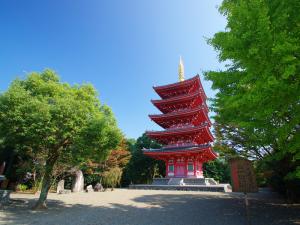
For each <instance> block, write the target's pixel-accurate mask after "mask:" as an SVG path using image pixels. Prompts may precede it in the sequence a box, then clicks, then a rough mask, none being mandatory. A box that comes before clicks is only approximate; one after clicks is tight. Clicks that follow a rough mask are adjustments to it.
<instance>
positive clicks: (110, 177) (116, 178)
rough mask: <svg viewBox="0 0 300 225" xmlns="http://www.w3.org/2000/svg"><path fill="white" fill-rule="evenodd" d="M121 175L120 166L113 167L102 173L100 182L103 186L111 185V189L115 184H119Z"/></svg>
mask: <svg viewBox="0 0 300 225" xmlns="http://www.w3.org/2000/svg"><path fill="white" fill-rule="evenodd" d="M121 177H122V170H121V168H119V167H113V168H110V169H109V170H107V171H104V172H103V173H102V182H103V184H104V186H106V187H111V190H113V189H114V188H115V187H116V186H117V185H119V184H120V181H121Z"/></svg>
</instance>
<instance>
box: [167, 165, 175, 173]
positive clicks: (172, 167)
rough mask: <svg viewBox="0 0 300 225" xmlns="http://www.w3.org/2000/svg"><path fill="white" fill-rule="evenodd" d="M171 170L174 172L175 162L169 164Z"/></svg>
mask: <svg viewBox="0 0 300 225" xmlns="http://www.w3.org/2000/svg"><path fill="white" fill-rule="evenodd" d="M168 170H169V172H174V165H173V164H169V169H168Z"/></svg>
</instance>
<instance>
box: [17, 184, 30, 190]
mask: <svg viewBox="0 0 300 225" xmlns="http://www.w3.org/2000/svg"><path fill="white" fill-rule="evenodd" d="M27 189H28V187H27V185H26V184H18V185H17V190H18V191H26V190H27Z"/></svg>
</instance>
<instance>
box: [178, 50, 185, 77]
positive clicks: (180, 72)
mask: <svg viewBox="0 0 300 225" xmlns="http://www.w3.org/2000/svg"><path fill="white" fill-rule="evenodd" d="M178 77H179V81H184V66H183V62H182V59H181V56H180V58H179V66H178Z"/></svg>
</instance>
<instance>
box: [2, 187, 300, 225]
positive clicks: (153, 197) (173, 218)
mask: <svg viewBox="0 0 300 225" xmlns="http://www.w3.org/2000/svg"><path fill="white" fill-rule="evenodd" d="M128 191H130V190H128ZM88 194H92V193H88ZM125 194H126V192H125ZM33 204H34V200H26V202H21V201H18V202H13V203H12V204H10V205H9V206H7V207H6V208H5V209H4V211H5V215H6V216H5V217H4V216H2V215H1V210H0V224H55V225H64V224H66V225H69V224H70V225H71V224H72V225H77V224H90V225H92V224H95V225H96V224H99V225H101V224H106V225H107V224H117V225H121V224H130V225H135V224H139V225H141V224H147V225H148V224H149V225H151V224H153V225H158V224H164V225H169V224H170V225H175V224H178V225H193V224H197V225H202V224H203V225H204V224H205V225H218V224H220V225H240V224H246V219H245V208H244V199H243V198H242V196H241V195H205V194H199V195H198V194H189V193H188V192H178V194H149V195H148V194H145V195H141V196H139V197H135V198H133V199H131V202H129V203H128V204H120V203H118V202H111V203H109V204H106V205H105V206H104V205H101V198H99V206H95V205H89V204H88V202H87V204H66V203H64V202H62V201H59V200H51V199H50V200H48V207H49V209H48V210H45V211H31V210H30V207H31V206H32V205H33ZM2 212H3V210H2ZM250 213H251V220H252V224H253V225H269V224H274V225H288V224H297V222H298V223H299V222H300V207H299V205H298V206H297V205H294V206H287V205H284V204H282V202H280V201H276V202H274V201H271V200H270V199H261V198H251V199H250Z"/></svg>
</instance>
